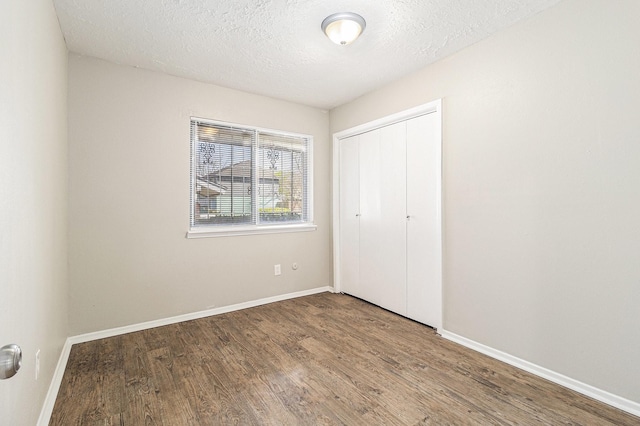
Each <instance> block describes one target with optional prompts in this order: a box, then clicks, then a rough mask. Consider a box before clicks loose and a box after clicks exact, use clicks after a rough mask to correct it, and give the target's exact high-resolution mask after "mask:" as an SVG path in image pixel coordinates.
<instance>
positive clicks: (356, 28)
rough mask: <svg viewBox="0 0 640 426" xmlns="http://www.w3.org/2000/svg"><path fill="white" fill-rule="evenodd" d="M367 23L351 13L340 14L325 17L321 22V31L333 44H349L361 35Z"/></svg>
mask: <svg viewBox="0 0 640 426" xmlns="http://www.w3.org/2000/svg"><path fill="white" fill-rule="evenodd" d="M366 26H367V23H366V22H365V21H364V18H363V17H362V16H360V15H358V14H356V13H352V12H340V13H334V14H333V15H329V16H327V17H326V18H325V19H324V21H322V25H321V27H322V31H324V33H325V34H326V35H327V37H329V39H330V40H331V41H332V42H334V43H335V44H341V45H345V44H349V43H351V42H353V41H354V40H355V39H357V38H358V36H360V34H362V32H363V31H364V29H365V27H366Z"/></svg>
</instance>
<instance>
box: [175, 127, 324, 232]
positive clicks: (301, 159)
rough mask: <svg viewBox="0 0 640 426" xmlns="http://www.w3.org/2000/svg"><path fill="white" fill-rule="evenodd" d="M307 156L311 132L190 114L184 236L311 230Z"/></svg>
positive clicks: (309, 166) (309, 173) (310, 147)
mask: <svg viewBox="0 0 640 426" xmlns="http://www.w3.org/2000/svg"><path fill="white" fill-rule="evenodd" d="M311 158H312V137H311V136H308V135H300V134H294V133H286V132H279V131H274V130H266V129H258V128H252V127H247V126H240V125H235V124H229V123H222V122H216V121H211V120H204V119H197V118H192V119H191V223H190V232H189V233H188V235H187V236H202V234H203V233H205V234H218V233H223V234H244V233H259V232H262V231H267V232H268V231H270V230H276V231H286V230H311V229H315V226H313V225H312V222H313V220H312V174H311V165H312V162H311ZM310 228H311V229H310Z"/></svg>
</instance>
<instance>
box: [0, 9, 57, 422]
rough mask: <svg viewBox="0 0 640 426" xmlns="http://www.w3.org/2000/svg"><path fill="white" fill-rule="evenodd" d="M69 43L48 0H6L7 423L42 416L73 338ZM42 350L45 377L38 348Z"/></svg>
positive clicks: (1, 285) (2, 17)
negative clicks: (13, 369)
mask: <svg viewBox="0 0 640 426" xmlns="http://www.w3.org/2000/svg"><path fill="white" fill-rule="evenodd" d="M66 214H67V49H66V46H65V44H64V40H63V38H62V35H61V32H60V28H59V26H58V20H57V18H56V14H55V11H54V9H53V5H52V3H51V1H50V0H31V1H22V0H8V1H4V0H3V1H2V2H1V3H0V289H1V294H0V324H2V325H1V326H0V346H3V345H5V344H8V343H16V344H18V345H20V346H21V347H22V350H23V353H24V358H23V364H22V368H21V369H20V371H19V372H18V374H17V375H16V376H14V377H13V378H11V379H9V380H3V381H1V382H0V424H2V425H34V424H35V423H36V421H37V418H38V414H39V413H40V408H41V407H42V403H43V400H44V397H45V394H46V392H47V389H48V387H49V383H51V378H52V376H53V371H54V368H55V366H56V363H57V362H58V358H59V356H60V352H61V350H62V345H63V344H64V341H65V338H66V337H67V225H66V224H67V218H66ZM38 349H40V351H41V352H40V377H39V379H38V380H37V381H36V379H35V353H36V351H37V350H38Z"/></svg>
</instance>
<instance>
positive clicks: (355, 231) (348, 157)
mask: <svg viewBox="0 0 640 426" xmlns="http://www.w3.org/2000/svg"><path fill="white" fill-rule="evenodd" d="M358 139H359V136H352V137H350V138H347V139H343V140H341V141H340V269H339V270H340V286H341V287H340V288H341V290H342V291H343V292H345V293H348V294H352V295H354V296H358V297H363V296H362V291H361V289H360V220H359V214H360V167H359V163H360V161H359V147H358Z"/></svg>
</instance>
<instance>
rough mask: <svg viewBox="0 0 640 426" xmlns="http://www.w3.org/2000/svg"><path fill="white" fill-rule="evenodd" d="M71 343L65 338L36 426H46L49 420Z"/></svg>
mask: <svg viewBox="0 0 640 426" xmlns="http://www.w3.org/2000/svg"><path fill="white" fill-rule="evenodd" d="M71 344H72V343H71V341H70V340H69V339H68V338H67V340H66V341H65V342H64V346H63V347H62V352H61V353H60V358H58V364H57V365H56V369H55V371H54V372H53V378H52V379H51V384H50V385H49V390H48V391H47V396H45V398H44V404H42V410H40V417H38V423H37V425H38V426H47V425H48V424H49V419H51V413H53V406H54V405H55V403H56V397H57V396H58V390H60V384H61V383H62V376H64V370H65V368H66V367H67V361H68V360H69V354H70V353H71Z"/></svg>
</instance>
